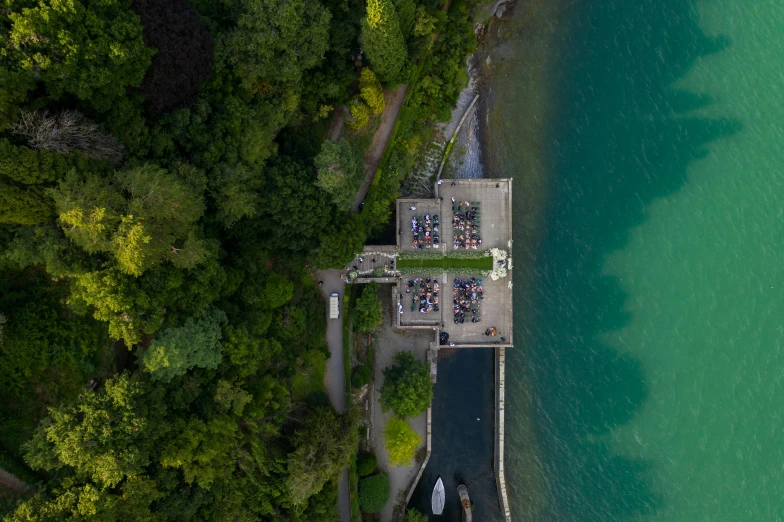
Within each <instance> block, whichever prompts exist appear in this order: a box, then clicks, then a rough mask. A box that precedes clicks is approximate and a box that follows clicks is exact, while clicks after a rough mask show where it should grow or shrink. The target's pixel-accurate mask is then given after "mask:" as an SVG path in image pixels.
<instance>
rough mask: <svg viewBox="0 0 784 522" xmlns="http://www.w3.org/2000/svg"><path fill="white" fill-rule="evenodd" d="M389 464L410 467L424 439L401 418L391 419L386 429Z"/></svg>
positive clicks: (385, 436)
mask: <svg viewBox="0 0 784 522" xmlns="http://www.w3.org/2000/svg"><path fill="white" fill-rule="evenodd" d="M384 438H385V439H386V447H387V452H389V463H390V464H392V465H393V466H410V465H411V460H412V459H413V458H414V455H415V454H416V450H417V449H418V448H419V446H420V445H421V444H422V437H420V436H419V434H418V433H417V432H415V431H414V430H413V429H412V428H411V425H410V424H409V423H408V421H407V420H405V419H401V418H400V417H392V418H391V419H389V422H388V423H387V425H386V427H384Z"/></svg>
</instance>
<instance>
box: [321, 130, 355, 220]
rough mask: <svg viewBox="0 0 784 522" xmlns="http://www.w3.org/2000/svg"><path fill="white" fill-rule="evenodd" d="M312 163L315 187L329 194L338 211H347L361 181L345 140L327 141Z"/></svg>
mask: <svg viewBox="0 0 784 522" xmlns="http://www.w3.org/2000/svg"><path fill="white" fill-rule="evenodd" d="M313 163H314V165H315V166H316V170H317V172H318V179H317V180H316V185H318V186H319V187H321V188H323V189H324V190H325V191H326V192H327V193H329V195H330V196H331V197H332V201H333V202H334V203H335V205H337V207H338V208H339V209H341V210H345V209H347V208H348V207H349V205H351V203H352V202H353V201H354V196H355V195H356V192H357V189H359V185H360V183H361V181H362V179H361V178H360V176H359V174H360V173H361V169H360V163H359V160H358V158H357V157H356V155H355V154H354V151H353V150H352V148H351V144H349V142H348V141H346V139H345V138H342V139H341V140H340V141H339V142H338V143H333V142H331V141H329V140H327V141H325V142H324V143H322V144H321V152H319V154H318V156H316V157H315V158H314V159H313Z"/></svg>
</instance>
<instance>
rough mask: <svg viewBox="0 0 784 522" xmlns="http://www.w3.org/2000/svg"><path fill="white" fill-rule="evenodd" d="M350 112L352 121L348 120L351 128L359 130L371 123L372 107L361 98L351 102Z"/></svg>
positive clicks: (355, 98) (347, 122) (357, 97)
mask: <svg viewBox="0 0 784 522" xmlns="http://www.w3.org/2000/svg"><path fill="white" fill-rule="evenodd" d="M348 110H349V112H350V113H351V119H348V120H346V125H348V126H349V128H351V129H354V130H359V129H361V128H362V127H364V126H365V125H367V123H368V122H369V121H370V107H368V105H367V103H365V102H364V101H362V99H361V98H360V97H359V96H355V97H354V98H353V99H352V100H351V101H350V102H349V109H348Z"/></svg>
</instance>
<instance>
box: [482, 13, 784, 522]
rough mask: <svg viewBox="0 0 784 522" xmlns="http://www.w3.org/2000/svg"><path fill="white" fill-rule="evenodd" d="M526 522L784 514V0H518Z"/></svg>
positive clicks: (517, 464) (501, 98) (520, 367)
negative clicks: (783, 342)
mask: <svg viewBox="0 0 784 522" xmlns="http://www.w3.org/2000/svg"><path fill="white" fill-rule="evenodd" d="M505 31H506V34H505V35H503V36H504V37H505V38H506V42H507V43H506V44H504V45H502V46H501V47H499V48H498V49H497V50H496V51H495V53H494V54H493V56H492V68H493V70H494V73H493V82H492V85H494V91H493V92H494V96H495V97H494V99H493V102H492V105H491V106H492V107H493V111H492V114H491V118H490V129H491V131H490V136H489V139H490V141H491V146H492V147H491V149H492V151H491V152H492V154H491V156H492V157H494V158H495V159H494V163H493V165H492V169H493V171H494V172H495V173H496V174H497V175H502V176H513V177H514V178H515V198H516V199H515V216H514V217H515V221H514V226H515V240H516V242H515V247H514V254H515V275H514V277H515V287H514V290H515V314H516V320H515V326H516V336H515V344H516V347H515V350H514V352H513V353H511V354H510V362H509V367H508V369H507V386H509V391H508V413H507V427H506V437H507V438H506V440H507V460H506V465H507V469H508V481H509V487H510V493H511V495H512V498H513V503H512V508H513V516H514V519H515V520H526V521H527V520H532V521H533V520H544V521H594V520H596V521H609V520H645V521H653V520H655V521H667V522H669V521H732V522H734V521H760V522H766V521H778V520H784V383H782V379H783V378H784V353H783V352H782V339H783V338H784V270H782V265H783V264H784V263H783V262H784V224H783V223H784V221H783V219H784V187H782V185H783V184H784V64H783V63H782V62H783V61H784V4H782V3H781V2H780V1H774V0H705V1H692V0H594V1H588V0H577V1H574V0H571V1H566V0H551V1H541V2H539V1H537V0H518V8H517V10H516V12H515V15H514V20H512V21H511V23H510V26H508V27H507V28H506V29H505Z"/></svg>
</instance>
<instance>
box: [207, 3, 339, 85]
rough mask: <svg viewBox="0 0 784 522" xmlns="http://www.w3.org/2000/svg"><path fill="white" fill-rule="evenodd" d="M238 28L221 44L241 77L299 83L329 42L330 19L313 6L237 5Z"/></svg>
mask: <svg viewBox="0 0 784 522" xmlns="http://www.w3.org/2000/svg"><path fill="white" fill-rule="evenodd" d="M239 4H240V6H241V8H242V14H241V15H240V16H239V19H238V20H237V27H236V28H235V29H234V30H233V31H231V32H230V33H228V34H227V35H226V37H225V38H224V39H223V40H222V41H220V42H219V48H218V55H219V56H223V57H224V59H225V60H227V61H228V63H230V64H231V65H232V66H233V67H234V68H235V69H236V71H237V72H238V74H239V75H240V77H242V78H243V79H247V80H250V81H253V82H281V83H297V82H299V81H300V79H301V78H302V72H303V71H305V70H306V69H309V68H311V67H314V66H315V65H318V64H319V63H320V62H321V60H322V59H323V58H324V52H325V51H326V50H327V46H328V42H329V20H330V18H331V15H330V13H329V11H328V10H327V9H325V8H324V6H322V5H321V4H320V3H319V2H318V1H317V0H290V1H287V2H279V1H277V0H240V2H239Z"/></svg>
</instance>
